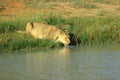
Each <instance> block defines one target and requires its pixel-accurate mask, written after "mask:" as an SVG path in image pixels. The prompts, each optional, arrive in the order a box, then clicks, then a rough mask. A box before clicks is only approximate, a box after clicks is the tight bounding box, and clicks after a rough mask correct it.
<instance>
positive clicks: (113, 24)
mask: <svg viewBox="0 0 120 80" xmlns="http://www.w3.org/2000/svg"><path fill="white" fill-rule="evenodd" d="M37 16H38V15H37ZM40 17H41V15H40V16H39V17H33V18H29V19H27V20H25V19H24V20H23V19H22V18H17V19H16V20H3V19H0V51H16V50H21V49H32V48H52V47H60V46H62V44H61V43H54V42H52V41H49V40H39V39H37V40H36V39H34V38H32V37H31V36H29V35H27V34H20V33H16V30H25V25H26V23H27V22H28V21H40V22H46V23H48V24H52V25H56V26H58V27H59V28H61V29H63V30H68V32H69V33H72V34H74V36H75V38H74V39H77V40H80V42H81V43H80V44H81V45H96V44H105V43H109V44H111V43H120V26H119V25H120V16H113V17H99V18H98V17H69V18H63V17H61V16H60V15H53V14H50V15H49V16H48V17H47V18H46V17H44V16H43V17H41V18H40ZM76 43H77V42H76Z"/></svg>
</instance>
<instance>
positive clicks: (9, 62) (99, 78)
mask: <svg viewBox="0 0 120 80" xmlns="http://www.w3.org/2000/svg"><path fill="white" fill-rule="evenodd" d="M0 80H120V46H119V45H117V46H116V45H109V46H92V47H85V46H84V47H79V48H77V47H70V48H60V49H47V50H45V49H43V50H34V51H31V52H19V53H14V54H1V55H0Z"/></svg>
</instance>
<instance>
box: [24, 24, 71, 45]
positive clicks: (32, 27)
mask: <svg viewBox="0 0 120 80" xmlns="http://www.w3.org/2000/svg"><path fill="white" fill-rule="evenodd" d="M26 32H27V33H29V34H31V35H32V36H33V37H35V38H39V39H49V40H54V41H55V42H62V43H63V44H64V45H65V46H68V45H69V43H70V40H69V35H68V34H67V33H66V32H64V31H62V30H60V29H58V28H57V27H55V26H52V25H47V24H43V23H39V22H34V23H31V22H28V23H27V26H26Z"/></svg>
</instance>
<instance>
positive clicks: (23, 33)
mask: <svg viewBox="0 0 120 80" xmlns="http://www.w3.org/2000/svg"><path fill="white" fill-rule="evenodd" d="M16 32H17V33H23V34H25V33H27V32H26V31H16Z"/></svg>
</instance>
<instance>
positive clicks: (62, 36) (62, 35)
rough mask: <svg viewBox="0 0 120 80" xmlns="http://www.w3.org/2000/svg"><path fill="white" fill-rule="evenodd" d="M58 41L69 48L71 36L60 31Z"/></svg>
mask: <svg viewBox="0 0 120 80" xmlns="http://www.w3.org/2000/svg"><path fill="white" fill-rule="evenodd" d="M56 40H57V41H58V42H62V43H63V44H64V45H65V46H68V45H69V43H70V39H69V35H68V34H67V33H65V32H64V31H60V33H59V35H57V38H56Z"/></svg>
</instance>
